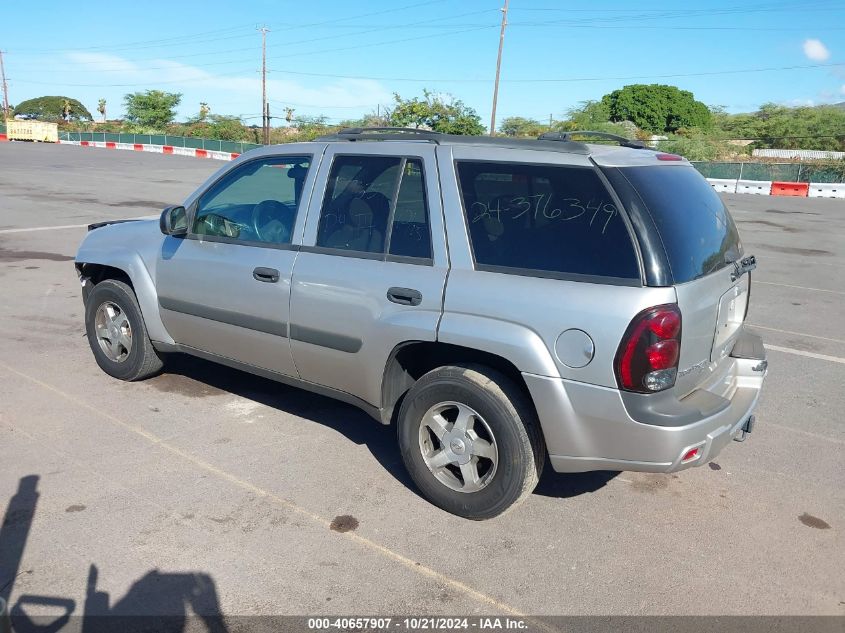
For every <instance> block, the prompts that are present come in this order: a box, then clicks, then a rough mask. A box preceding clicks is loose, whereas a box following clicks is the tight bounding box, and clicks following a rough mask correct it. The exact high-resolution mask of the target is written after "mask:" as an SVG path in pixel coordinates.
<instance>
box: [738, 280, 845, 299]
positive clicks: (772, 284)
mask: <svg viewBox="0 0 845 633" xmlns="http://www.w3.org/2000/svg"><path fill="white" fill-rule="evenodd" d="M754 283H755V284H764V285H766V286H780V287H781V288H798V289H799V290H813V291H814V292H830V293H833V294H835V295H845V292H843V291H841V290H826V289H824V288H810V287H808V286H793V285H792V284H779V283H775V282H774V281H760V280H759V279H755V280H754Z"/></svg>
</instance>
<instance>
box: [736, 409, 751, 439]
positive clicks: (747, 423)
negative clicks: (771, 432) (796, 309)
mask: <svg viewBox="0 0 845 633" xmlns="http://www.w3.org/2000/svg"><path fill="white" fill-rule="evenodd" d="M753 430H754V416H753V415H752V416H749V417H748V419H747V420H746V421H745V424H743V425H742V428H741V429H740V430H739V433H737V434H736V435H735V436H734V441H735V442H744V441H745V438H746V437H747V436H748V434H749V433H751V431H753Z"/></svg>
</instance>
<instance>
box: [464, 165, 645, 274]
mask: <svg viewBox="0 0 845 633" xmlns="http://www.w3.org/2000/svg"><path fill="white" fill-rule="evenodd" d="M591 162H592V161H591ZM461 163H474V164H478V163H487V164H493V165H528V166H532V167H567V168H572V169H586V170H589V171H592V172H593V173H595V174H597V176H598V178H599V181H600V182H601V183H602V185H603V186H604V187H605V189H606V190H607V191H608V193H610V195H611V197H612V198H613V202H614V204H615V205H617V207H618V208H619V209H620V213H619V215H620V217H622V218H623V221H624V223H625V228H626V230H627V232H628V239H629V240H630V242H631V245H632V247H633V249H634V257H635V258H636V260H637V269H638V271H639V277H637V278H634V277H631V278H628V277H605V276H602V275H585V274H581V273H563V272H555V271H550V270H542V269H539V268H517V267H511V266H497V265H495V264H479V263H478V262H477V261H476V259H475V245H474V244H473V243H472V237H471V236H470V233H469V226H468V225H467V211H466V204H465V198H464V190H463V185H462V184H461V176H460V171H459V167H460V164H461ZM454 169H455V181H456V182H457V185H458V197H459V198H460V202H461V216H462V218H461V221H462V222H463V224H464V228H465V230H466V232H467V241H468V242H469V250H470V256H471V257H472V265H473V270H478V271H481V272H491V273H501V274H505V275H518V276H522V277H539V278H543V279H558V280H561V281H577V282H582V283H597V284H606V285H610V286H632V287H637V288H639V287H642V286H643V285H644V283H643V262H642V257H641V253H640V250H639V247H638V242H637V239H636V237H635V236H634V234H633V229H632V227H631V222H630V219H629V218H628V213H627V210H626V209H625V207H624V206H623V205H622V201H621V200H620V199H619V196H618V195H616V192H615V191H614V190H613V187H612V186H610V183H609V182H608V180H607V178H605V177H604V174H602V173H601V170H600V169H599V168H598V166H597V165H596V164H595V163H593V164H592V165H574V164H572V163H543V162H534V161H531V162H526V161H514V160H487V159H483V158H482V159H477V158H458V159H455V161H454Z"/></svg>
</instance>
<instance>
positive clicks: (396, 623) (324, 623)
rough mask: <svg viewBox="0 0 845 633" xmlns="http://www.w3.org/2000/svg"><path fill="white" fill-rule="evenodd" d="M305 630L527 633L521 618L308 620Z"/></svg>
mask: <svg viewBox="0 0 845 633" xmlns="http://www.w3.org/2000/svg"><path fill="white" fill-rule="evenodd" d="M308 629H309V630H312V631H320V630H332V629H343V630H347V631H349V630H356V629H357V630H367V631H372V630H383V631H395V630H400V631H426V630H428V631H454V630H473V629H475V630H479V631H496V630H510V631H527V630H528V629H529V626H528V622H527V621H526V620H524V619H521V618H511V617H498V616H492V617H473V618H465V617H457V618H455V617H441V616H436V617H425V616H414V617H404V618H395V617H361V618H356V617H340V618H330V617H321V618H308Z"/></svg>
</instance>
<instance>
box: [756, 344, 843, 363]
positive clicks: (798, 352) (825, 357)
mask: <svg viewBox="0 0 845 633" xmlns="http://www.w3.org/2000/svg"><path fill="white" fill-rule="evenodd" d="M766 349H770V350H772V351H775V352H783V353H784V354H795V355H796V356H806V357H807V358H815V359H816V360H828V361H830V362H831V363H841V364H843V365H845V358H840V357H839V356H828V355H827V354H816V353H815V352H805V351H804V350H802V349H792V348H790V347H779V346H777V345H766Z"/></svg>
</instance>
